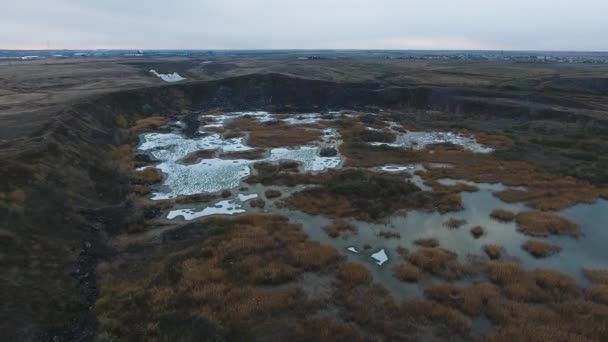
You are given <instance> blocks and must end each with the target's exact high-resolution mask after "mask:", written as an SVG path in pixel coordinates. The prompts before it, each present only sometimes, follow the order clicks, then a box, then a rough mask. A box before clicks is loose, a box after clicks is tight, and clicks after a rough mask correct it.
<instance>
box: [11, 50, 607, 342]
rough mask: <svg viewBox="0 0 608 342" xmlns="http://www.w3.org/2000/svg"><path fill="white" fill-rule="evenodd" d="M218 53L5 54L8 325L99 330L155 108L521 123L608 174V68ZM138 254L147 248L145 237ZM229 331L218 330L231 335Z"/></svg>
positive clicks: (523, 152) (547, 156)
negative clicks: (139, 141) (108, 268)
mask: <svg viewBox="0 0 608 342" xmlns="http://www.w3.org/2000/svg"><path fill="white" fill-rule="evenodd" d="M205 61H206V60H200V59H186V58H179V59H177V58H170V59H161V58H155V59H144V58H138V59H87V60H62V61H28V62H11V63H8V62H2V64H0V139H1V140H0V141H1V144H0V176H1V177H2V179H3V180H4V182H2V185H1V187H0V192H1V193H2V197H1V201H2V202H1V206H0V224H1V226H0V246H1V247H2V252H1V253H2V254H0V265H1V267H2V274H3V281H2V284H1V285H0V297H1V298H0V299H1V302H2V303H3V306H2V308H1V312H0V317H1V322H2V323H0V329H1V330H2V332H3V336H8V338H9V340H13V339H14V340H66V341H68V340H90V339H92V338H93V336H95V334H96V327H97V317H96V314H95V311H94V310H93V307H94V304H95V301H96V300H97V296H98V289H97V279H96V276H95V274H96V273H95V270H96V267H97V264H98V262H99V260H103V259H107V258H109V257H111V256H113V253H115V252H114V251H113V250H112V248H111V247H110V246H108V245H107V242H108V241H109V240H110V238H111V237H113V236H115V235H118V234H120V233H124V232H125V231H126V230H127V227H128V226H129V224H130V222H129V219H130V215H131V212H130V209H131V208H130V202H129V201H128V200H127V196H128V193H129V192H130V180H129V178H128V172H129V171H128V170H125V169H124V167H123V165H121V164H120V163H119V162H118V161H117V160H116V158H114V157H113V151H114V149H115V147H116V146H119V145H123V144H129V143H133V141H134V140H133V139H134V136H133V135H132V134H131V133H130V132H129V130H128V129H127V128H129V125H130V124H132V123H133V122H135V121H136V120H137V119H141V118H144V117H147V116H151V115H162V116H165V117H167V118H169V119H171V118H176V117H177V116H180V115H182V114H184V113H189V112H193V111H194V112H199V111H211V110H214V109H215V110H217V109H221V110H239V109H240V110H252V109H261V110H269V111H276V112H286V111H289V112H298V111H311V110H315V111H317V110H318V111H326V110H340V109H344V108H348V109H355V110H361V111H369V112H376V113H377V112H378V111H379V109H384V110H390V111H392V112H394V113H395V115H397V116H398V117H399V120H400V121H402V122H403V123H406V124H408V125H412V126H419V127H432V128H435V129H468V130H473V131H481V132H487V133H493V134H500V135H503V136H506V137H509V138H510V139H512V140H513V141H514V142H515V144H513V145H512V146H511V147H509V148H505V149H502V150H501V151H500V153H499V154H497V157H498V158H501V159H503V160H508V161H512V160H521V161H525V162H529V163H531V164H532V165H534V167H535V168H537V169H538V170H540V171H542V172H547V173H549V174H552V175H558V176H560V177H562V176H572V177H575V178H576V179H578V180H580V181H581V182H586V183H587V184H591V185H593V186H597V187H605V186H606V185H608V174H607V171H606V170H608V162H607V160H606V155H608V113H607V111H608V88H607V82H606V79H608V66H594V65H552V64H519V63H498V62H433V63H431V62H420V61H384V60H376V59H373V58H371V57H365V56H363V57H361V58H357V59H353V60H318V61H311V60H306V61H299V60H295V59H292V58H289V57H285V56H283V57H281V56H278V57H272V58H259V57H255V56H235V57H230V56H221V57H217V58H216V59H214V60H212V61H211V63H205V64H201V63H202V62H205ZM151 68H155V69H157V70H158V71H159V72H161V73H163V72H164V73H171V72H179V73H180V75H182V76H184V77H186V78H187V80H186V81H184V82H180V83H176V84H167V83H164V82H163V81H161V80H160V79H158V78H156V77H154V76H152V75H151V74H150V73H149V72H148V70H149V69H151ZM123 120H124V122H126V123H127V126H125V125H124V124H123ZM185 231H188V230H187V229H185ZM197 239H201V237H200V236H199V237H197ZM197 241H198V240H197ZM173 247H174V246H173V245H171V248H173ZM129 253H133V255H134V258H135V259H137V258H138V257H137V256H138V255H139V256H141V255H146V254H145V250H144V251H143V252H142V251H141V250H137V249H135V250H133V251H129ZM128 255H130V254H128ZM296 267H304V266H301V265H300V266H298V265H296ZM364 283H365V282H364ZM360 290H361V289H360ZM361 291H363V290H361ZM345 300H346V299H345ZM348 300H351V299H348ZM351 304H352V303H351ZM334 328H335V329H344V327H338V328H336V327H332V329H334ZM213 329H215V327H214V328H213ZM218 329H219V328H218ZM298 329H305V328H302V327H300V328H298ZM220 330H221V329H220ZM220 330H217V331H216V330H213V331H215V332H217V333H218V336H224V337H225V336H226V335H223V332H222V333H221V334H220V332H221V331H220ZM418 334H422V332H418ZM418 336H420V335H418Z"/></svg>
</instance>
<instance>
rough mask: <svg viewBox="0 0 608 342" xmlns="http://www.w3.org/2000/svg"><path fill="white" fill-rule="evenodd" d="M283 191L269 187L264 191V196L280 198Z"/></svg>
mask: <svg viewBox="0 0 608 342" xmlns="http://www.w3.org/2000/svg"><path fill="white" fill-rule="evenodd" d="M281 195H282V194H281V191H279V190H276V189H268V190H266V191H264V196H266V198H268V199H271V198H278V197H281Z"/></svg>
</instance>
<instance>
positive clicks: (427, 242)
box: [414, 238, 439, 248]
mask: <svg viewBox="0 0 608 342" xmlns="http://www.w3.org/2000/svg"><path fill="white" fill-rule="evenodd" d="M414 244H416V245H418V246H422V247H428V248H434V247H438V246H439V241H437V239H435V238H424V239H417V240H414Z"/></svg>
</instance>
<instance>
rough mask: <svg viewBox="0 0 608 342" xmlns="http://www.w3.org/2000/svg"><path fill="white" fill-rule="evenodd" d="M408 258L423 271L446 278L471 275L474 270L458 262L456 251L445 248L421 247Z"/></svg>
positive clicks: (451, 278)
mask: <svg viewBox="0 0 608 342" xmlns="http://www.w3.org/2000/svg"><path fill="white" fill-rule="evenodd" d="M407 260H408V261H409V262H410V263H411V264H412V265H415V266H417V267H418V268H419V269H420V270H421V271H424V272H427V273H430V274H433V275H436V276H439V277H441V278H444V279H448V280H453V279H460V278H462V277H464V276H467V275H470V274H471V273H472V270H471V269H470V268H469V267H468V266H466V265H463V264H461V263H459V262H458V256H457V255H456V253H453V252H450V251H448V250H446V249H443V248H419V249H417V250H415V251H414V252H412V253H410V254H409V255H408V257H407Z"/></svg>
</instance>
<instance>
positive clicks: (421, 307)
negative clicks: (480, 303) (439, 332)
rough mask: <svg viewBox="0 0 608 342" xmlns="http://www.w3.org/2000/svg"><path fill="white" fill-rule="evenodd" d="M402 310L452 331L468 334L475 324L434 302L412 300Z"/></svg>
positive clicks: (405, 303)
mask: <svg viewBox="0 0 608 342" xmlns="http://www.w3.org/2000/svg"><path fill="white" fill-rule="evenodd" d="M401 310H402V311H404V312H407V313H409V314H410V315H413V316H422V317H425V318H426V319H428V320H430V321H432V322H437V323H439V324H441V325H445V326H447V327H449V328H450V329H451V330H453V331H455V332H457V333H459V334H464V335H465V336H467V334H468V333H469V332H470V330H471V327H472V325H473V322H472V321H471V319H470V318H469V317H467V316H465V315H463V314H462V313H460V312H458V311H457V310H454V309H452V308H450V307H447V306H445V305H441V304H439V303H437V302H433V301H422V300H410V301H405V302H403V303H402V304H401Z"/></svg>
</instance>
